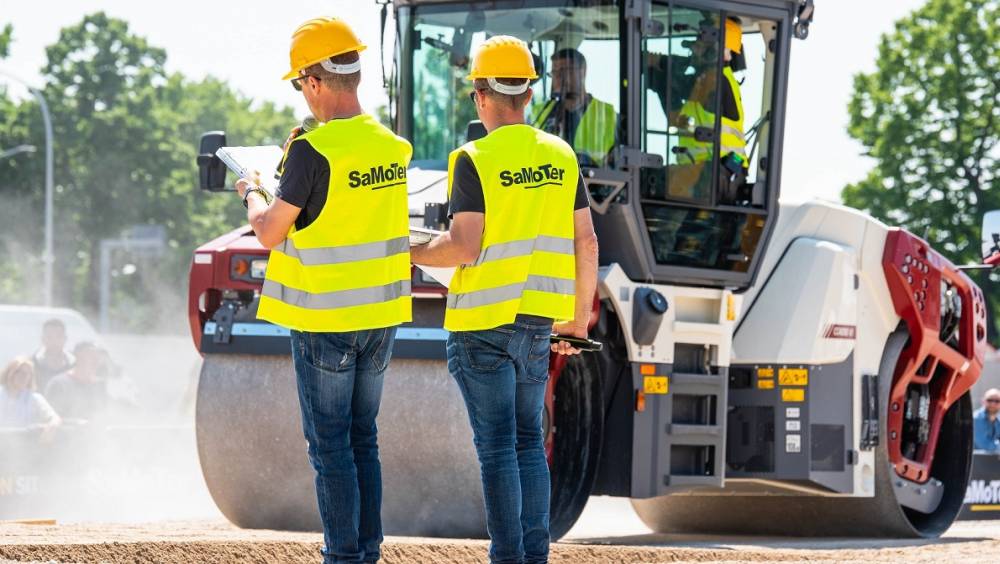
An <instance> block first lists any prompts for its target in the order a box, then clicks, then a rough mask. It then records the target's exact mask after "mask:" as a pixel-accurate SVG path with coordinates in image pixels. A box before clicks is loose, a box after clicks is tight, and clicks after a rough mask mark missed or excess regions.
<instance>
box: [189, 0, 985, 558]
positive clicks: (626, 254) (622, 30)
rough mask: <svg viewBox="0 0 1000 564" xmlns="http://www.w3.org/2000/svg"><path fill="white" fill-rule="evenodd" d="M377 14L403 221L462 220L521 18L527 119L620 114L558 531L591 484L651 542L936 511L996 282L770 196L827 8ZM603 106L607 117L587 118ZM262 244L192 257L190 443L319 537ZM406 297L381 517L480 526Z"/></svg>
mask: <svg viewBox="0 0 1000 564" xmlns="http://www.w3.org/2000/svg"><path fill="white" fill-rule="evenodd" d="M376 6H377V8H378V9H380V10H381V16H382V17H381V20H382V22H383V26H382V27H383V29H382V31H383V33H382V38H383V41H382V46H381V47H382V49H381V51H382V53H381V55H382V63H383V64H382V74H383V76H382V78H383V79H384V81H385V84H386V87H387V89H388V92H389V105H388V106H387V111H386V112H384V116H385V119H386V120H387V121H388V122H389V123H390V124H391V126H392V127H393V128H394V129H395V130H396V131H397V132H399V133H400V134H401V135H403V136H405V137H406V138H407V139H409V140H410V141H411V142H412V144H413V147H414V158H413V161H412V162H411V163H410V168H409V170H408V173H407V179H408V191H409V199H410V216H411V223H412V224H413V225H415V226H424V227H430V228H444V227H446V226H447V224H448V205H447V200H448V196H447V172H446V168H447V167H446V162H447V156H448V153H449V151H451V150H452V149H454V148H455V147H458V146H460V145H461V144H462V143H464V142H466V141H467V140H469V139H474V138H476V136H481V135H483V134H484V130H483V128H482V126H481V124H479V123H478V122H476V121H475V117H476V116H475V110H474V107H473V106H472V104H470V103H469V100H468V98H469V91H470V89H471V84H470V82H469V81H467V80H466V79H465V76H466V74H467V72H468V68H467V67H468V64H469V53H470V50H472V49H474V48H475V47H476V46H477V45H479V44H481V43H482V42H483V41H485V40H486V39H487V38H488V37H490V36H492V35H497V34H507V35H514V36H516V37H519V38H521V39H523V40H524V41H526V42H527V43H528V45H529V46H530V49H531V51H532V53H533V54H534V57H535V64H536V67H537V70H538V75H539V78H538V79H537V80H535V81H534V82H533V83H532V104H531V106H530V112H531V113H532V114H533V115H529V116H528V119H529V120H534V119H535V117H533V116H534V115H537V113H538V112H541V111H542V109H543V108H545V107H546V106H549V105H550V103H551V102H552V101H555V102H559V103H561V104H564V105H563V106H561V107H564V108H566V110H565V111H559V114H560V115H557V116H556V117H555V118H554V119H555V122H556V124H557V126H558V127H562V128H565V129H562V130H561V131H563V133H564V136H566V137H567V138H568V139H570V140H571V141H576V140H577V138H574V137H573V136H571V135H565V132H567V131H569V129H571V128H572V129H575V130H576V131H577V133H579V129H580V128H581V127H583V126H582V125H580V124H581V123H582V122H583V121H584V120H588V121H587V123H588V125H587V127H590V128H591V129H592V130H593V128H602V127H603V128H606V129H603V130H602V131H603V133H601V134H599V135H597V136H598V137H599V138H600V139H603V140H605V141H606V143H605V142H602V143H596V144H595V143H593V142H590V143H574V146H576V145H585V147H576V149H577V151H578V152H579V157H580V163H581V167H582V170H583V173H584V176H585V180H586V183H587V188H588V191H589V193H590V198H591V209H592V212H593V217H594V223H595V228H596V230H597V234H598V238H599V241H600V276H599V289H598V293H597V295H596V296H595V299H594V312H595V315H594V321H593V325H592V327H591V331H590V337H591V338H592V339H595V340H598V341H601V342H603V343H604V345H605V346H604V348H603V350H601V351H600V352H596V353H585V354H583V355H580V356H573V357H569V358H563V357H558V358H555V357H554V358H553V359H551V363H550V371H549V376H550V378H549V383H548V388H547V397H546V401H545V417H544V433H545V437H546V439H545V445H546V449H547V455H548V460H549V464H550V468H551V476H552V507H551V526H552V534H553V537H554V538H558V537H560V536H562V535H563V534H565V533H566V532H567V531H568V530H569V529H570V528H571V527H572V526H573V524H574V522H575V521H576V519H577V518H578V516H579V515H580V513H581V511H583V508H584V506H585V505H586V503H587V500H588V498H589V497H590V496H595V495H603V496H617V497H626V498H630V499H631V500H632V504H633V506H634V508H635V511H636V513H637V514H638V516H639V517H640V518H641V519H642V521H643V522H644V523H646V524H647V525H648V526H649V527H650V528H651V529H652V530H654V531H658V532H664V533H667V532H680V533H718V534H768V535H807V536H864V537H873V536H891V537H934V536H936V535H940V534H941V533H942V532H943V531H944V530H945V529H947V528H948V526H949V525H950V524H951V523H952V521H953V520H954V518H955V516H956V514H957V513H958V511H959V509H960V507H961V504H962V500H963V497H964V495H965V491H966V484H967V481H968V477H969V471H970V466H971V454H972V427H971V416H972V402H971V399H970V395H969V389H970V387H971V386H972V384H973V383H974V382H975V381H976V379H977V378H978V376H979V373H980V370H981V368H982V363H983V358H984V352H985V350H986V346H987V342H986V323H987V319H986V315H987V314H986V306H985V302H984V298H983V293H982V292H981V290H980V289H979V288H978V287H977V286H976V285H975V284H974V283H973V282H972V280H971V279H970V278H969V277H968V276H967V275H966V274H965V273H964V272H963V271H962V270H961V269H960V268H958V267H956V266H955V265H954V264H953V263H952V262H950V261H949V260H948V259H947V258H946V257H945V256H943V255H942V254H940V253H939V252H937V251H935V250H934V249H933V248H931V247H930V246H929V245H928V243H927V242H926V241H924V240H923V239H921V238H920V237H918V236H915V235H914V234H912V233H909V232H907V231H906V230H904V229H901V228H898V227H892V226H888V225H885V224H884V223H882V222H880V221H878V220H876V219H873V218H872V217H870V216H868V215H866V214H865V213H862V212H860V211H857V210H853V209H849V208H845V207H841V206H838V205H833V204H827V203H821V202H808V203H801V204H788V203H780V204H779V194H780V179H781V178H780V177H781V166H782V144H783V140H782V136H783V131H784V124H785V119H786V113H785V106H786V95H787V85H788V65H789V57H790V50H791V45H792V43H793V41H794V40H795V39H796V38H797V39H805V38H806V37H807V35H808V32H809V25H810V23H811V21H812V15H813V3H812V1H811V0H805V1H803V0H740V1H738V2H737V1H729V0H684V1H680V0H678V1H668V0H662V1H661V0H592V1H587V0H512V1H507V0H496V1H487V2H457V1H450V0H445V1H418V0H394V1H391V2H389V1H383V2H377V3H376ZM372 13H373V17H374V14H375V13H377V11H376V9H375V7H373V12H372ZM731 22H732V23H731ZM733 23H735V24H736V25H737V26H738V29H739V30H740V31H741V32H742V36H741V39H740V42H739V44H737V45H734V44H732V43H730V42H731V41H732V38H733V35H732V34H733V32H732V31H727V29H730V30H731V26H732V24H733ZM727 35H728V37H729V41H730V42H727ZM567 50H570V51H567ZM373 51H375V50H370V51H369V53H371V52H373ZM568 52H569V53H572V59H573V61H574V62H575V64H576V67H575V68H573V69H571V70H570V71H568V72H571V73H575V74H574V75H573V77H570V78H567V77H566V76H565V75H563V76H561V77H557V76H556V75H555V74H553V72H552V66H553V65H552V61H553V55H556V54H557V53H558V54H559V55H557V57H556V58H559V57H564V56H566V53H568ZM365 56H372V55H371V54H366V55H365ZM376 56H377V55H376ZM560 72H562V73H566V72H567V71H565V70H561V71H560ZM377 79H378V77H372V76H366V77H365V80H377ZM726 84H728V85H729V87H728V88H726V87H725V86H724V85H726ZM601 103H603V104H601ZM609 105H610V107H613V108H614V112H613V119H612V118H609V117H608V116H609V114H608V112H607V111H604V112H602V113H601V115H600V116H597V117H594V116H590V117H588V116H587V115H586V114H587V112H588V110H589V108H590V106H594V107H595V108H598V107H603V108H607V107H608V106H609ZM571 107H574V108H575V110H573V111H571V110H570V109H569V108H571ZM574 112H575V113H574ZM581 116H582V117H581ZM693 116H699V117H697V119H692V117H693ZM598 118H600V119H598ZM560 120H561V121H560ZM533 122H534V121H533ZM592 134H593V133H592ZM734 137H735V138H737V139H738V140H739V145H738V146H735V147H734V146H733V141H732V140H733V138H734ZM225 142H226V141H225V133H224V132H222V131H214V132H209V133H206V134H205V135H203V137H202V139H201V149H200V156H199V158H198V162H199V167H200V182H201V187H202V188H203V189H206V190H222V189H225V188H226V187H227V186H231V184H232V179H231V178H230V179H229V180H228V181H227V179H226V172H225V168H224V166H223V165H222V164H221V163H220V162H219V160H218V159H217V158H216V157H215V156H214V153H215V151H216V149H217V148H218V147H220V146H223V145H225ZM816 142H817V143H819V140H816ZM815 150H816V151H822V145H820V144H817V146H816V147H815ZM327 205H336V203H335V202H330V203H328V204H327ZM267 260H268V254H267V251H266V250H265V249H263V248H262V247H261V246H260V245H259V244H258V243H257V241H256V239H255V238H254V235H253V232H252V231H251V229H250V227H249V226H245V227H242V228H239V229H236V230H234V231H232V232H230V233H226V234H224V235H222V236H220V237H219V238H217V239H215V240H214V241H211V242H209V243H206V244H204V245H202V246H201V247H199V248H198V249H197V250H196V251H195V252H194V256H193V260H192V265H191V276H190V294H189V317H190V328H191V334H192V337H193V339H194V345H195V346H196V347H197V348H198V350H199V351H200V352H201V353H202V355H203V356H204V365H203V368H202V371H201V377H200V383H199V388H198V399H197V410H196V412H197V435H198V450H199V455H200V459H201V465H202V468H203V471H204V476H205V481H206V482H207V484H208V488H209V490H210V491H211V494H212V496H213V498H214V499H215V501H216V503H217V504H218V506H219V508H220V509H221V510H222V512H223V513H224V514H225V516H226V517H227V518H229V519H230V520H231V521H232V522H233V523H235V524H236V525H239V526H241V527H249V528H271V529H290V530H319V529H320V521H319V517H318V512H317V507H316V501H315V498H314V496H315V493H314V489H313V485H312V480H313V478H312V470H311V468H310V467H309V463H308V459H307V456H306V443H305V439H304V438H303V435H302V430H301V423H300V419H299V410H298V405H297V401H296V395H295V381H294V379H295V376H294V373H293V370H292V363H291V355H290V347H289V334H288V331H287V330H286V329H284V328H282V327H278V326H275V325H271V324H269V323H265V322H261V321H259V320H258V319H257V318H256V313H255V312H256V307H257V301H258V297H259V294H260V289H261V284H262V280H263V277H264V272H265V270H266V266H267ZM412 293H413V296H414V298H415V299H414V300H413V301H414V305H413V308H414V311H413V321H412V322H411V323H407V324H406V325H404V326H402V327H401V328H400V329H399V333H398V337H397V340H396V344H395V349H394V352H393V357H392V362H391V364H390V368H389V371H388V373H387V375H386V379H385V389H384V396H383V397H384V399H383V404H382V408H381V412H380V415H379V419H378V426H379V446H380V453H381V459H382V464H383V476H384V478H383V479H384V491H385V494H384V501H383V519H384V523H385V530H386V533H387V534H393V535H421V536H443V537H481V536H484V535H485V533H486V527H485V522H484V512H483V507H482V498H481V490H480V487H481V486H480V481H479V468H478V464H477V461H476V457H475V452H474V450H473V446H472V439H471V431H470V429H469V423H468V420H467V416H466V413H465V408H464V405H463V403H462V401H461V398H460V395H459V392H458V390H457V387H456V386H455V385H454V383H453V382H452V381H451V379H450V377H449V374H448V372H447V368H446V363H445V341H446V339H447V332H446V331H445V330H444V329H443V328H442V320H443V313H444V309H445V299H444V298H445V296H446V293H447V290H446V288H444V287H442V286H441V285H440V284H438V283H437V282H436V281H435V280H434V279H433V278H431V277H429V276H428V275H427V274H426V273H424V272H423V271H421V270H419V269H414V270H413V272H412Z"/></svg>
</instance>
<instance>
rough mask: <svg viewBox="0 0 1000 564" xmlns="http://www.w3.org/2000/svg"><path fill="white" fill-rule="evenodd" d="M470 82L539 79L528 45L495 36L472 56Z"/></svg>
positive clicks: (517, 40) (509, 37)
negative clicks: (487, 79) (496, 79)
mask: <svg viewBox="0 0 1000 564" xmlns="http://www.w3.org/2000/svg"><path fill="white" fill-rule="evenodd" d="M466 78H468V79H469V80H475V79H477V78H527V79H530V80H533V79H536V78H538V74H536V73H535V62H534V60H533V59H532V58H531V51H529V50H528V44H527V43H525V42H524V41H521V40H520V39H518V38H516V37H511V36H509V35H494V36H493V37H491V38H489V39H487V40H486V42H485V43H483V44H482V45H480V46H479V49H478V50H476V54H475V55H473V56H472V70H471V71H470V72H469V76H467V77H466Z"/></svg>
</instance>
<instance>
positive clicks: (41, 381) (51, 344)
mask: <svg viewBox="0 0 1000 564" xmlns="http://www.w3.org/2000/svg"><path fill="white" fill-rule="evenodd" d="M32 360H33V361H34V364H35V376H36V377H37V379H38V387H39V388H41V389H43V390H44V389H45V388H46V386H47V385H48V383H49V380H51V379H53V378H55V377H56V376H58V375H60V374H62V373H64V372H66V371H67V370H69V369H70V368H71V367H72V366H73V357H72V355H70V354H69V353H68V352H66V325H65V324H63V322H62V321H60V320H58V319H49V320H48V321H46V322H45V323H43V324H42V348H40V349H38V351H37V352H36V353H35V355H34V357H32Z"/></svg>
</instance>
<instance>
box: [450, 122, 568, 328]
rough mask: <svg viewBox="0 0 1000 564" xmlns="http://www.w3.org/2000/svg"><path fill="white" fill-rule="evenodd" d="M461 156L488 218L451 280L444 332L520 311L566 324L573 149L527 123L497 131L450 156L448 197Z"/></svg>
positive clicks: (507, 318)
mask: <svg viewBox="0 0 1000 564" xmlns="http://www.w3.org/2000/svg"><path fill="white" fill-rule="evenodd" d="M462 153H465V154H467V155H468V156H469V158H470V159H471V160H472V164H473V165H474V166H475V168H476V172H477V173H478V174H479V179H480V182H481V183H482V185H483V200H484V203H485V207H486V217H485V227H484V229H483V242H482V248H481V250H480V252H479V257H478V258H477V259H476V260H475V262H474V263H472V264H468V265H464V266H461V267H459V268H458V269H456V271H455V274H454V276H453V277H452V280H451V285H450V287H449V288H448V303H447V308H446V310H445V317H444V327H445V329H448V330H449V331H475V330H480V329H492V328H495V327H499V326H501V325H506V324H508V323H512V322H513V321H514V318H515V316H517V314H519V313H522V314H530V315H538V316H542V317H549V318H552V319H554V320H555V321H557V322H559V321H568V320H570V319H572V318H573V313H574V309H573V308H574V304H575V301H576V300H575V295H576V294H575V293H576V281H575V279H576V258H575V254H574V249H573V204H574V202H575V196H576V190H577V182H578V180H579V176H580V168H579V165H578V164H577V162H576V155H575V154H574V153H573V149H572V148H570V146H569V145H568V144H567V143H566V142H565V141H563V140H562V139H560V138H559V137H556V136H555V135H551V134H549V133H545V132H544V131H541V130H539V129H536V128H534V127H531V126H529V125H508V126H504V127H500V128H498V129H496V130H494V131H493V132H491V133H490V134H489V135H487V136H486V137H483V138H482V139H478V140H476V141H471V142H469V143H466V144H465V145H463V146H462V147H459V148H458V149H456V150H455V151H453V152H452V153H451V155H450V156H449V160H448V193H449V196H450V194H451V189H452V182H453V180H454V177H453V173H454V169H455V161H456V159H457V158H458V156H459V155H461V154H462Z"/></svg>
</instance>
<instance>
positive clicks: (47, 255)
mask: <svg viewBox="0 0 1000 564" xmlns="http://www.w3.org/2000/svg"><path fill="white" fill-rule="evenodd" d="M28 90H30V91H31V93H32V94H33V95H34V96H35V99H37V100H38V105H39V106H41V108H42V119H43V120H44V121H45V252H44V253H42V263H43V264H44V265H45V275H44V278H43V280H44V282H43V284H44V286H45V307H52V265H53V263H55V260H56V257H55V255H54V254H53V252H52V247H53V234H52V229H53V225H52V224H53V217H52V216H53V213H52V116H51V115H50V114H49V105H48V104H46V103H45V97H43V96H42V93H41V92H39V91H38V90H35V89H34V88H31V87H28Z"/></svg>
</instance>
